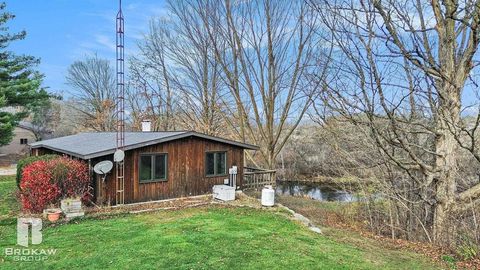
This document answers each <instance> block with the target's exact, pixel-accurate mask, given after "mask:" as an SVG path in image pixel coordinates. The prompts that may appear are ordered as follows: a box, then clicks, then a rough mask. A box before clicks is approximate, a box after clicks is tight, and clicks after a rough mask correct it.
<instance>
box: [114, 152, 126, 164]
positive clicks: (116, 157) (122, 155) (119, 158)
mask: <svg viewBox="0 0 480 270" xmlns="http://www.w3.org/2000/svg"><path fill="white" fill-rule="evenodd" d="M124 158H125V152H123V151H122V150H120V149H118V150H117V151H115V153H114V154H113V161H115V162H122V161H123V159H124Z"/></svg>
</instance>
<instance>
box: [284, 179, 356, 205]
mask: <svg viewBox="0 0 480 270" xmlns="http://www.w3.org/2000/svg"><path fill="white" fill-rule="evenodd" d="M275 194H277V195H290V196H299V197H308V198H311V199H314V200H319V201H329V202H356V201H358V200H359V197H358V195H355V194H353V193H351V192H348V191H345V190H341V189H336V188H334V187H332V186H328V185H325V184H320V183H305V182H290V181H288V182H285V181H282V182H277V186H276V188H275Z"/></svg>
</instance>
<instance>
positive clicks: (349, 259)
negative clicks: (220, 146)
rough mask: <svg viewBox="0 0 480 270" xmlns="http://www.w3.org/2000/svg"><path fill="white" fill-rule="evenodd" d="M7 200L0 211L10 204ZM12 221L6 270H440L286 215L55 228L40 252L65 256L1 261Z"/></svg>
mask: <svg viewBox="0 0 480 270" xmlns="http://www.w3.org/2000/svg"><path fill="white" fill-rule="evenodd" d="M2 184H3V183H2ZM0 185H1V184H0ZM13 187H14V185H13ZM1 192H4V190H3V189H2V191H1ZM3 194H4V193H2V195H3ZM0 198H2V199H1V201H0V204H10V202H9V200H6V199H5V198H4V197H3V196H2V197H0ZM4 207H5V206H3V205H2V209H4ZM2 213H3V210H2ZM8 220H9V221H7V222H3V223H0V226H1V227H0V234H1V235H0V250H1V251H2V255H1V256H0V268H1V269H28V268H48V269H68V268H70V269H78V268H82V269H83V268H85V269H87V268H88V269H91V268H112V269H124V268H131V269H166V268H168V269H212V268H213V269H263V268H267V267H268V268H271V269H433V266H432V265H431V264H430V263H429V262H428V261H426V259H425V258H423V257H421V256H418V255H414V254H410V253H404V252H403V253H402V252H400V251H398V253H385V254H384V252H383V251H382V250H378V252H379V253H377V254H372V250H370V249H364V246H357V245H352V244H350V243H345V242H343V241H337V240H336V239H335V238H332V237H328V236H327V237H325V236H321V235H318V234H315V233H313V232H311V231H309V230H307V229H306V228H304V227H302V226H301V225H298V224H296V223H293V222H291V221H290V220H288V219H287V218H286V217H285V216H284V215H283V214H279V213H274V212H266V211H262V210H254V209H250V208H219V207H208V208H197V209H185V210H178V211H161V212H156V213H149V214H140V215H125V216H118V217H114V218H109V219H104V220H94V219H85V220H81V221H79V222H78V224H74V223H71V224H68V225H60V226H55V227H48V228H45V229H44V231H43V235H44V241H43V243H42V244H41V245H37V246H34V247H35V248H57V249H58V253H57V254H56V255H55V256H53V257H51V258H50V259H49V260H48V261H46V262H44V263H38V262H36V263H18V262H11V261H10V260H8V259H7V260H5V261H2V259H3V257H2V256H3V248H4V247H11V246H14V244H15V240H16V236H15V223H14V222H10V220H12V217H10V218H8ZM4 221H6V220H5V219H4Z"/></svg>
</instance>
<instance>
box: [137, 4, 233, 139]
mask: <svg viewBox="0 0 480 270" xmlns="http://www.w3.org/2000/svg"><path fill="white" fill-rule="evenodd" d="M190 5H192V3H191V2H189V1H169V2H168V10H169V19H168V20H165V19H159V20H156V19H155V20H152V21H151V22H150V29H149V32H148V33H147V34H146V35H145V39H144V40H143V42H142V43H140V44H139V48H140V51H141V56H140V57H138V58H136V59H134V60H135V61H133V62H132V63H134V65H132V68H131V69H132V70H133V71H134V72H133V73H134V74H135V76H136V77H138V78H141V79H143V83H145V90H146V92H144V93H142V96H144V97H145V99H146V100H147V101H148V102H149V103H150V106H145V110H150V113H147V112H145V113H147V114H148V115H150V116H149V117H150V118H152V120H157V118H158V116H161V115H164V116H165V117H163V118H162V119H164V120H166V119H169V116H172V103H173V100H172V98H173V95H172V93H173V92H175V95H174V98H175V101H174V102H175V105H176V106H175V109H176V114H175V121H176V122H177V125H178V127H181V128H186V129H193V130H197V131H200V132H203V133H206V134H211V135H216V134H219V133H220V132H222V131H223V130H224V129H223V128H222V127H224V126H225V125H223V124H222V123H223V121H220V119H221V113H220V112H221V106H222V104H221V103H220V90H221V86H222V85H221V83H222V81H221V79H220V70H219V67H218V64H217V63H216V62H215V61H214V55H213V51H212V48H211V45H210V40H209V36H208V33H207V32H206V30H205V28H204V27H203V24H202V21H201V20H200V18H198V16H196V13H195V10H194V9H193V8H191V6H190ZM139 67H140V68H139ZM136 102H138V101H136ZM153 103H155V104H156V106H154V104H153ZM151 108H154V109H151ZM155 108H156V110H155ZM145 113H144V114H145ZM170 118H171V117H170ZM165 122H166V121H163V123H165ZM170 122H171V121H170ZM154 124H155V121H154ZM169 127H171V125H170V126H169V125H167V126H165V128H169Z"/></svg>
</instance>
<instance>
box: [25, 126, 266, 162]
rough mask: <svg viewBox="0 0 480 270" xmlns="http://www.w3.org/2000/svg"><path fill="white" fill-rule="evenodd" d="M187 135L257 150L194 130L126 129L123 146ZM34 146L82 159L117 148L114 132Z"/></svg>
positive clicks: (80, 136)
mask: <svg viewBox="0 0 480 270" xmlns="http://www.w3.org/2000/svg"><path fill="white" fill-rule="evenodd" d="M187 137H198V138H203V139H207V140H211V141H216V142H221V143H225V144H230V145H235V146H238V147H241V148H244V149H250V150H257V149H258V147H257V146H255V145H251V144H246V143H241V142H236V141H232V140H227V139H223V138H219V137H214V136H209V135H206V134H202V133H198V132H195V131H168V132H125V147H124V150H126V151H127V150H132V149H135V148H140V147H144V146H148V145H152V144H158V143H164V142H169V141H173V140H178V139H182V138H187ZM30 146H31V147H32V148H40V147H43V148H47V149H50V150H54V151H57V152H60V153H65V154H67V155H71V156H75V157H78V158H81V159H90V158H95V157H100V156H105V155H109V154H113V153H114V152H115V150H116V133H115V132H88V133H79V134H76V135H71V136H65V137H60V138H55V139H50V140H44V141H39V142H35V143H31V144H30Z"/></svg>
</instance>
